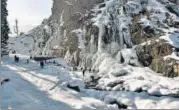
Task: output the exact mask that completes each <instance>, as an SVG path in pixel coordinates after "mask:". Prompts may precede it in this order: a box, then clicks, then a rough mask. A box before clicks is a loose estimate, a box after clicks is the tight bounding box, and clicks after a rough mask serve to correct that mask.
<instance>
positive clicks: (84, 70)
mask: <svg viewBox="0 0 179 110" xmlns="http://www.w3.org/2000/svg"><path fill="white" fill-rule="evenodd" d="M82 72H83V76H85V72H86V68H84V69H83V71H82Z"/></svg>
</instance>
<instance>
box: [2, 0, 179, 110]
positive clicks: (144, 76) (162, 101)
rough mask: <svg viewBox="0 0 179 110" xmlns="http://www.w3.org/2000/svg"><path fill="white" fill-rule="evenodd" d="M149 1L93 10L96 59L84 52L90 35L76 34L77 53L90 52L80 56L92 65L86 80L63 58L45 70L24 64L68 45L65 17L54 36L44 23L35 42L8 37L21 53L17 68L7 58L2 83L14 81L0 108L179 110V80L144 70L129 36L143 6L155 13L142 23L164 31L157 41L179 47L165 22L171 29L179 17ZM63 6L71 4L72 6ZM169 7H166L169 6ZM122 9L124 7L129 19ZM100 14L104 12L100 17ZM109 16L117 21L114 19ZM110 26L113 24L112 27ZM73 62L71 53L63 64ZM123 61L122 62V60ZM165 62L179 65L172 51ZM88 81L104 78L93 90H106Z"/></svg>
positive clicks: (110, 1)
mask: <svg viewBox="0 0 179 110" xmlns="http://www.w3.org/2000/svg"><path fill="white" fill-rule="evenodd" d="M147 1H148V3H147V4H146V5H145V6H143V5H140V3H139V2H140V1H139V0H129V1H128V0H127V1H122V0H106V1H105V2H104V4H106V5H105V7H102V8H99V5H96V6H95V7H94V8H93V9H92V12H93V16H94V18H92V19H91V20H92V22H94V24H93V25H95V26H97V27H98V28H99V34H98V45H95V44H94V42H93V41H94V37H95V36H94V35H92V36H91V37H92V39H91V41H90V42H91V44H90V47H89V48H90V52H91V53H93V54H91V53H90V52H86V51H87V47H86V46H85V42H86V41H85V37H84V35H85V31H86V30H85V29H77V30H73V31H72V32H74V33H76V35H77V37H78V41H79V46H78V48H80V49H83V50H84V49H85V50H86V51H83V52H84V53H82V54H83V55H82V56H85V57H82V58H81V59H82V60H84V62H85V64H86V63H88V64H87V66H88V67H90V68H91V66H92V70H95V72H94V73H91V72H87V73H86V74H85V76H83V75H82V72H81V71H71V67H70V66H69V65H68V64H69V62H67V61H65V60H63V59H62V58H55V59H51V60H48V61H50V62H53V61H56V62H57V63H58V64H60V65H61V66H57V65H55V64H45V67H44V69H40V67H39V64H38V62H35V61H30V63H29V64H27V63H26V59H27V58H29V55H31V54H39V53H40V52H42V53H43V54H45V53H47V54H49V55H50V53H51V51H50V49H51V47H55V48H56V49H59V47H60V44H61V43H60V44H59V41H64V39H63V37H67V36H66V35H67V31H63V32H62V28H63V24H64V23H63V19H62V18H63V13H62V15H61V20H60V23H57V22H55V21H53V22H54V23H52V24H53V25H54V27H55V33H53V34H52V33H51V27H50V26H49V25H46V24H45V25H41V26H39V27H38V28H36V29H34V30H32V31H33V32H34V33H33V32H32V33H33V34H32V35H35V37H32V36H27V35H23V36H18V37H15V38H10V41H9V42H10V44H9V47H10V49H11V51H13V50H16V51H17V53H18V54H17V56H19V57H20V62H19V63H14V61H13V60H12V58H13V55H10V57H4V58H3V62H2V78H10V82H7V83H5V84H4V85H3V88H2V92H3V94H2V98H3V102H2V105H3V106H2V108H3V109H4V108H28V107H31V106H33V107H35V108H76V109H81V108H93V109H94V108H117V105H115V104H114V105H109V104H110V102H113V101H117V102H118V103H122V104H125V105H127V106H128V109H178V108H179V85H178V84H179V77H176V78H166V77H164V76H162V75H161V74H159V73H158V74H157V73H155V72H153V71H152V70H151V69H149V68H144V67H141V65H140V64H139V63H138V58H137V55H136V52H135V50H134V48H132V47H133V43H132V40H131V35H130V25H132V15H134V14H139V12H140V11H142V10H143V8H144V7H146V9H147V11H149V12H152V13H151V14H150V19H148V18H147V16H146V15H141V16H140V19H139V21H138V22H139V23H140V24H141V25H142V26H144V27H145V26H150V27H152V28H154V30H155V29H160V30H162V31H163V32H164V34H163V35H161V36H159V39H157V40H156V41H159V40H165V41H166V42H167V43H169V44H171V45H172V46H173V47H177V48H178V47H179V41H178V36H179V34H178V29H177V28H174V27H170V26H168V25H167V24H166V23H164V20H166V16H165V14H166V13H168V14H169V16H170V20H169V24H170V23H172V21H178V20H179V18H178V17H177V16H176V15H174V14H172V13H170V12H169V11H168V10H167V9H166V6H165V5H163V4H161V2H160V1H157V0H152V1H151V0H147ZM166 1H168V0H166ZM65 2H66V3H67V5H73V4H71V3H69V2H67V1H65ZM124 2H126V3H124ZM165 4H167V3H166V2H165ZM122 6H125V7H126V9H127V11H126V14H125V13H124V9H123V8H122ZM99 11H101V13H100V14H99V13H98V12H99ZM97 13H98V14H97ZM111 16H112V17H113V19H114V20H110V19H111ZM157 22H159V24H158V23H157ZM111 23H113V24H112V25H111ZM105 26H107V28H109V29H111V31H112V33H111V35H110V36H109V37H110V38H111V39H110V40H111V41H110V43H109V44H107V45H106V44H104V42H103V37H104V35H105V34H106V33H107V32H106V31H105V28H106V27H105ZM163 26H164V27H163ZM43 29H45V30H46V34H49V36H46V37H47V38H44V33H41V30H43ZM118 31H119V32H118ZM30 35H31V34H30ZM58 36H60V37H58ZM116 36H117V37H116ZM42 38H43V39H42ZM44 39H47V42H46V44H45V46H44V47H38V43H42V42H43V41H44ZM61 39H63V40H61ZM34 40H36V41H37V42H35V41H34ZM65 40H66V39H65ZM150 43H151V41H147V42H143V43H142V44H141V45H146V44H150ZM94 45H95V46H94ZM97 46H98V47H97ZM24 47H26V48H24ZM30 51H32V52H30ZM85 52H86V53H89V54H86V53H85ZM116 54H117V55H116ZM72 57H73V55H72V54H70V51H69V50H68V51H67V53H66V55H65V59H66V60H68V59H70V58H72ZM122 58H123V60H124V62H122V61H121V59H122ZM167 58H173V59H176V60H179V57H178V56H176V54H175V53H174V52H173V53H172V54H171V55H168V56H165V57H164V59H165V60H166V59H167ZM87 60H89V61H87ZM84 62H80V63H81V64H80V66H81V67H83V66H84V65H83V64H84ZM91 62H92V63H91ZM129 63H132V64H135V66H136V67H133V66H130V65H129ZM92 64H93V65H92ZM90 76H94V77H100V79H99V80H98V82H97V85H96V86H95V87H96V88H100V89H102V90H94V89H86V88H85V83H86V82H87V81H91V80H92V79H91V78H90ZM2 78H1V79H2ZM67 85H71V86H78V87H79V88H80V92H76V91H74V90H72V89H69V88H67ZM123 89H124V90H123Z"/></svg>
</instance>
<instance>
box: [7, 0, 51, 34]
mask: <svg viewBox="0 0 179 110" xmlns="http://www.w3.org/2000/svg"><path fill="white" fill-rule="evenodd" d="M52 3H53V0H8V2H7V4H8V5H7V9H8V12H9V15H8V21H9V26H10V28H11V29H12V30H11V31H12V32H14V30H13V26H14V24H15V19H16V18H17V19H18V21H19V28H20V31H21V32H28V31H29V30H31V29H32V28H33V27H36V26H37V25H39V24H40V23H41V22H42V20H43V19H44V18H48V17H49V16H50V15H51V8H52Z"/></svg>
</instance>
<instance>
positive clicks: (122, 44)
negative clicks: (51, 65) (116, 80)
mask: <svg viewBox="0 0 179 110" xmlns="http://www.w3.org/2000/svg"><path fill="white" fill-rule="evenodd" d="M178 9H179V5H178V0H153V1H152V0H54V3H53V8H52V15H51V17H50V18H49V19H48V20H44V21H43V23H42V24H41V25H40V26H39V27H37V28H35V29H33V30H32V31H31V32H29V35H30V36H34V39H35V40H34V42H35V45H34V51H35V53H36V54H40V53H41V54H43V55H52V48H54V47H59V48H60V51H59V55H60V56H62V57H64V58H65V59H66V60H67V61H69V64H72V65H75V66H82V67H83V66H87V67H90V68H92V69H93V70H99V73H103V72H102V71H100V67H104V66H105V63H104V62H106V63H108V62H107V61H108V60H109V62H110V61H111V60H112V59H113V60H115V61H116V63H120V64H124V65H132V66H145V67H150V68H152V69H153V70H154V71H156V72H160V73H164V74H165V75H167V76H170V74H172V76H175V73H173V70H172V65H168V64H169V63H168V62H170V64H171V63H174V62H175V63H176V60H177V59H178V57H177V53H178V48H179V44H178V42H179V39H178V36H179V10H178ZM39 39H41V40H39ZM37 49H38V52H37V51H36V50H37ZM61 50H62V51H61ZM166 59H167V60H166ZM160 63H162V66H161V65H160ZM100 65H103V66H100ZM166 69H167V70H166Z"/></svg>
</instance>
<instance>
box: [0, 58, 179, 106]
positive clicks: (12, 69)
mask: <svg viewBox="0 0 179 110" xmlns="http://www.w3.org/2000/svg"><path fill="white" fill-rule="evenodd" d="M19 56H20V59H21V60H20V62H19V63H15V62H14V61H13V56H12V55H11V56H10V57H3V61H2V69H1V74H2V75H1V77H3V78H9V79H10V82H6V83H4V84H3V85H2V104H1V105H2V107H1V108H2V109H6V108H32V107H33V108H39V109H40V108H42V109H43V108H44V109H45V108H46V109H47V108H75V109H79V108H116V109H117V105H109V104H110V103H111V102H113V101H114V100H116V101H117V102H120V103H123V104H125V105H127V106H128V108H134V109H135V108H137V109H159V108H160V109H167V108H170V109H177V108H179V98H173V97H171V96H162V97H156V96H152V95H154V94H152V93H151V94H148V93H147V92H141V93H137V92H133V91H132V90H129V91H97V90H93V89H85V88H84V84H85V83H84V82H85V81H87V80H88V76H90V74H92V75H94V74H93V73H90V72H86V75H85V76H86V77H83V75H82V72H80V71H75V72H73V71H69V70H68V69H66V68H64V67H65V66H64V65H66V64H65V61H62V59H60V60H61V61H62V62H63V63H61V64H62V66H56V65H52V64H51V65H45V67H44V68H43V69H40V67H39V65H38V62H35V61H31V62H30V63H29V64H27V63H26V56H22V57H21V55H19ZM60 60H59V61H60ZM131 68H132V67H131ZM133 69H135V70H136V72H134V73H133V72H132V74H128V75H125V76H122V77H119V78H113V80H111V79H110V80H108V79H106V80H105V78H102V79H101V81H99V83H103V82H104V83H106V84H109V82H113V81H115V80H120V79H122V80H125V83H126V84H129V86H130V88H131V87H133V89H135V88H138V87H144V85H148V86H151V88H150V89H149V91H153V92H157V93H158V92H160V91H161V92H162V93H170V92H176V91H177V90H179V89H178V88H179V87H178V85H177V84H178V82H179V78H174V79H168V78H164V77H162V76H158V75H154V74H153V73H152V72H151V71H149V70H148V69H146V68H144V69H143V70H142V69H141V68H133ZM147 70H148V73H146V74H144V73H143V72H146V71H147ZM139 71H140V72H141V73H139ZM137 72H138V73H137ZM145 75H146V77H144V76H145ZM137 76H143V77H144V80H143V78H142V77H137ZM67 84H70V85H72V86H75V85H77V86H79V87H80V90H81V91H80V92H76V91H73V90H71V89H69V88H67V86H66V85H67ZM103 85H104V84H103ZM131 89H132V88H131ZM166 95H167V94H166Z"/></svg>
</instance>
